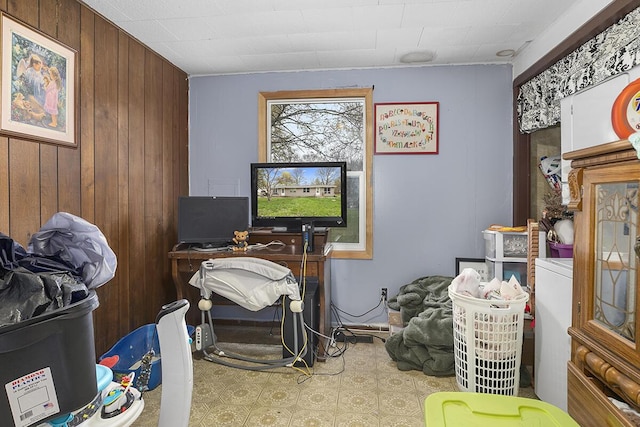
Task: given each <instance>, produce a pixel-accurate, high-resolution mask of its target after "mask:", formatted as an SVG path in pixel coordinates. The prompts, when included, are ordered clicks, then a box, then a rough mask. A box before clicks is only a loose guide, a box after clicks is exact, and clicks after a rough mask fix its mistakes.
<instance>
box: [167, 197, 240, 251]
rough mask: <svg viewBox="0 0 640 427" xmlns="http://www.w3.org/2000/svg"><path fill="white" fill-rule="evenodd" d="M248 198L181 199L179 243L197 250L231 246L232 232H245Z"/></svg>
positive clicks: (179, 203)
mask: <svg viewBox="0 0 640 427" xmlns="http://www.w3.org/2000/svg"><path fill="white" fill-rule="evenodd" d="M248 227H249V198H248V197H216V196H180V198H179V200H178V241H179V242H180V243H189V244H191V245H193V246H196V247H203V248H215V247H221V246H227V245H230V244H232V239H233V236H234V234H233V232H234V231H236V230H237V231H243V230H248Z"/></svg>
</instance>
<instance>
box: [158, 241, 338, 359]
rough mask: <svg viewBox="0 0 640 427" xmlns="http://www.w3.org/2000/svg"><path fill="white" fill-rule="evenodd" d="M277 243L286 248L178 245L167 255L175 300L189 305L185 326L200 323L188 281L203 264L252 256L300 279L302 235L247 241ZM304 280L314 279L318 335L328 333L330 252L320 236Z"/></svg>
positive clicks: (321, 347)
mask: <svg viewBox="0 0 640 427" xmlns="http://www.w3.org/2000/svg"><path fill="white" fill-rule="evenodd" d="M273 240H280V241H282V242H283V243H285V244H286V246H272V247H268V248H265V249H256V250H249V251H247V252H231V251H225V252H202V251H196V250H193V249H189V248H188V245H186V244H178V245H176V246H174V248H173V250H172V251H171V252H169V258H170V260H171V275H172V277H173V284H174V286H175V288H176V294H177V299H182V298H185V299H187V300H188V301H190V302H191V307H190V308H189V312H188V313H187V316H186V318H187V323H190V324H193V325H198V324H200V323H201V320H200V319H201V315H200V313H201V312H200V310H199V309H198V301H199V300H200V293H199V290H198V289H197V288H195V287H193V286H191V285H189V279H190V278H191V276H193V275H194V274H195V273H196V272H197V271H198V269H199V268H200V264H201V263H202V261H205V260H208V259H214V258H223V257H255V258H263V259H266V260H269V261H273V262H276V263H278V264H281V265H283V266H285V267H287V268H289V269H290V270H291V272H292V273H293V275H294V276H295V277H296V278H298V279H299V278H300V272H301V265H302V260H303V253H302V249H301V245H300V241H301V236H300V235H299V234H294V233H274V234H270V233H256V234H255V235H254V234H252V235H251V238H250V239H249V243H250V244H254V243H263V244H266V243H269V242H271V241H273ZM325 252H326V253H325ZM306 277H307V278H311V277H313V278H317V280H318V295H319V305H320V310H319V312H320V316H319V319H318V324H319V328H318V329H319V330H318V332H320V334H322V335H329V334H330V333H331V262H330V250H329V251H325V247H324V239H323V236H314V251H313V252H309V253H307V257H306ZM319 343H320V345H319V346H318V347H319V348H318V360H319V361H324V360H325V354H324V349H325V340H324V339H323V337H322V336H320V337H319Z"/></svg>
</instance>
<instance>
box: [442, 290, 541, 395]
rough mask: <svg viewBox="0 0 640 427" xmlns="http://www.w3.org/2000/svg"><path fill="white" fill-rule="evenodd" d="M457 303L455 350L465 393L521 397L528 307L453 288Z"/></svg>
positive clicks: (522, 302) (521, 300)
mask: <svg viewBox="0 0 640 427" xmlns="http://www.w3.org/2000/svg"><path fill="white" fill-rule="evenodd" d="M449 297H450V298H451V300H452V302H453V351H454V360H455V371H456V382H457V384H458V388H459V389H460V390H461V391H470V392H478V393H490V394H504V395H509V396H517V395H518V389H519V385H520V361H521V358H522V337H523V325H524V308H525V305H526V303H527V301H528V300H529V295H528V294H523V295H522V296H521V297H520V298H518V299H514V300H509V301H505V300H486V299H481V298H474V297H471V296H466V295H461V294H458V293H456V292H454V291H453V288H452V287H451V286H449Z"/></svg>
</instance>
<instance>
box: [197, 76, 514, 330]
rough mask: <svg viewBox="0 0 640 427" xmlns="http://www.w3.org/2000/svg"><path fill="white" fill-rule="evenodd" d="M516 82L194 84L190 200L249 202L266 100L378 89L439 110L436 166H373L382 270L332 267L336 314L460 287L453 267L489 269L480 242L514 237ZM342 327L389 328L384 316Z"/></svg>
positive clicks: (216, 80) (369, 265)
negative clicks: (435, 283) (500, 230)
mask: <svg viewBox="0 0 640 427" xmlns="http://www.w3.org/2000/svg"><path fill="white" fill-rule="evenodd" d="M511 79H512V75H511V66H509V65H468V66H437V67H433V66H432V67H417V68H416V67H410V68H390V69H367V70H345V71H316V72H295V73H264V74H248V75H233V76H207V77H193V78H191V79H190V106H189V107H190V110H189V111H190V131H189V134H190V139H189V147H190V172H189V173H190V192H191V194H192V195H206V194H211V195H249V186H250V179H249V178H250V177H249V163H251V162H255V161H257V160H258V149H257V141H258V136H257V134H258V125H257V113H258V106H257V101H258V93H259V92H261V91H278V90H299V89H325V88H331V89H334V88H352V87H371V86H373V87H374V92H373V98H374V102H376V103H377V102H427V101H438V102H439V103H440V135H439V139H440V145H439V154H437V155H386V156H385V155H376V156H374V159H373V182H374V213H373V216H374V223H373V236H374V237H373V238H374V250H373V259H372V260H341V259H337V260H332V293H333V294H332V299H333V303H334V304H335V305H336V306H337V307H338V308H340V309H341V310H344V311H346V312H349V313H352V314H360V313H364V312H365V311H367V310H369V309H370V308H371V307H373V306H375V305H376V304H377V303H378V299H379V295H380V288H382V287H387V288H389V295H390V296H393V295H395V294H397V291H398V289H399V288H400V286H402V285H404V284H406V283H409V282H411V281H412V280H414V279H416V278H419V277H423V276H431V275H448V276H453V275H454V271H455V270H454V269H455V265H454V264H455V262H454V261H455V258H456V257H474V258H482V257H484V240H483V238H482V230H484V229H485V228H486V227H487V226H489V225H491V224H506V225H511V215H512V190H513V189H512V177H513V173H512V157H513V150H512V140H513V138H512V81H511ZM342 320H343V321H344V322H345V323H346V324H357V325H361V324H370V325H380V324H386V322H387V318H386V314H384V313H383V311H382V310H380V309H378V310H374V311H373V312H372V313H371V314H370V315H367V316H364V317H361V318H350V317H349V316H344V317H342ZM334 323H335V319H334Z"/></svg>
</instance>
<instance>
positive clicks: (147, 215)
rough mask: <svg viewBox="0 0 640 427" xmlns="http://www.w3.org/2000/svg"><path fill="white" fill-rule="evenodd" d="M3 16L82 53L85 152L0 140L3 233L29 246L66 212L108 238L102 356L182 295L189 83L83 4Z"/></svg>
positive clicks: (15, 6) (81, 147)
mask: <svg viewBox="0 0 640 427" xmlns="http://www.w3.org/2000/svg"><path fill="white" fill-rule="evenodd" d="M0 9H1V10H2V11H3V12H6V13H8V14H9V15H11V16H13V17H15V18H17V19H19V20H21V21H23V22H25V23H27V24H28V25H31V26H32V27H35V28H37V29H39V30H40V31H42V32H43V33H45V34H47V35H49V36H51V37H53V38H55V39H57V40H59V41H60V42H62V43H64V44H66V45H68V46H69V47H71V48H73V49H75V50H76V51H77V52H78V63H79V79H80V86H79V93H78V103H79V114H78V116H77V119H78V120H79V143H78V147H77V148H69V147H63V146H56V145H52V144H45V143H38V142H31V141H26V140H21V139H18V138H13V137H6V136H3V135H0V232H3V233H5V234H8V235H9V236H11V237H12V238H13V239H14V240H16V241H17V242H19V243H21V244H22V245H25V246H26V245H27V243H28V241H29V238H30V236H31V234H32V233H34V232H36V231H38V230H39V229H40V227H41V226H42V224H44V223H45V222H46V221H47V220H48V219H49V218H50V217H51V215H53V214H54V213H56V212H59V211H65V212H70V213H72V214H74V215H77V216H80V217H82V218H84V219H86V220H87V221H89V222H92V223H94V224H95V225H97V226H98V227H99V228H100V230H101V231H102V232H103V233H104V234H105V236H106V238H107V240H108V242H109V245H110V246H111V248H112V249H113V250H114V252H115V253H116V255H117V258H118V268H117V271H116V276H115V278H114V279H113V280H111V281H110V282H109V283H107V284H105V285H104V286H102V287H100V288H99V289H98V296H99V300H100V306H99V307H98V308H97V309H96V310H95V311H94V329H95V341H96V354H97V355H100V354H103V353H104V352H105V351H106V350H108V349H109V348H110V347H111V346H112V345H113V344H114V343H115V342H116V341H117V340H118V339H120V338H121V337H123V336H125V335H126V334H127V333H129V332H130V331H132V330H134V329H135V328H137V327H138V326H141V325H143V324H146V323H153V322H154V321H155V317H156V315H157V313H158V311H159V310H160V308H161V306H162V305H163V304H166V303H169V302H171V301H174V300H175V298H176V295H175V291H174V287H173V283H172V281H171V274H170V270H169V262H168V258H167V252H168V251H169V250H170V249H171V247H172V246H173V244H174V243H175V240H176V223H177V221H176V219H177V211H176V209H177V199H178V196H179V195H181V194H188V81H187V75H186V73H184V72H183V71H181V70H180V69H178V68H176V67H175V66H174V65H172V64H171V63H169V62H168V61H166V60H164V59H163V58H161V57H160V56H158V55H157V54H155V53H154V52H153V51H151V50H149V49H148V48H146V47H145V46H143V45H142V44H140V43H139V42H138V41H136V40H135V39H133V38H132V37H130V36H129V35H127V34H126V33H124V32H123V31H121V30H120V29H118V28H117V27H116V26H114V25H113V24H111V23H110V22H108V21H106V20H105V19H104V18H102V17H101V16H100V15H98V14H96V13H94V12H93V11H92V10H91V9H89V8H87V7H86V6H84V5H82V4H80V3H79V2H78V1H77V0H0Z"/></svg>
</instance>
